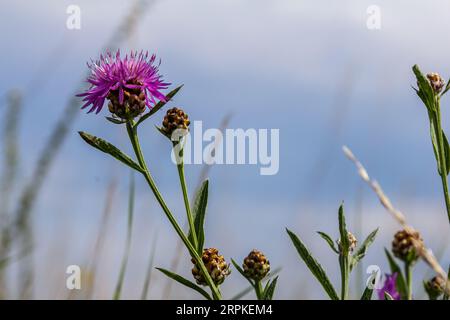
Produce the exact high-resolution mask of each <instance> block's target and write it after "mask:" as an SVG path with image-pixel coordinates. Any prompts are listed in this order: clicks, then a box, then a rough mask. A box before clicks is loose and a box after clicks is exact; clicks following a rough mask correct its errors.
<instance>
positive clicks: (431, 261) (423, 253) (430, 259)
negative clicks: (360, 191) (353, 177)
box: [342, 146, 450, 293]
mask: <svg viewBox="0 0 450 320" xmlns="http://www.w3.org/2000/svg"><path fill="white" fill-rule="evenodd" d="M342 150H343V151H344V154H345V156H346V157H347V158H348V159H349V160H351V161H352V162H353V163H354V164H355V166H356V168H357V169H358V174H359V176H360V177H361V178H362V179H363V180H364V181H365V182H366V183H367V184H368V185H369V186H370V187H371V188H372V190H373V191H374V192H375V194H376V195H377V197H378V199H379V200H380V202H381V204H382V205H383V207H384V208H385V209H386V210H387V211H388V212H389V213H390V214H391V215H392V216H393V217H394V219H395V220H397V222H398V223H399V224H400V225H401V226H402V227H403V228H404V229H405V231H406V232H409V233H413V232H414V231H415V229H414V228H413V227H411V226H409V225H408V224H407V222H406V217H405V215H404V214H403V213H402V212H401V211H400V210H398V209H396V208H395V207H394V206H393V205H392V202H391V201H390V200H389V198H388V197H387V196H386V194H385V193H384V192H383V189H382V188H381V186H380V185H379V184H378V182H376V181H375V180H372V179H371V178H370V176H369V174H368V172H367V170H366V169H365V168H364V166H363V165H362V164H361V162H360V161H359V160H358V159H357V158H356V157H355V155H354V154H353V152H352V151H351V150H350V149H349V148H348V147H346V146H343V147H342ZM413 244H414V246H415V248H416V251H417V253H418V254H419V256H420V257H421V258H422V260H423V261H424V262H425V263H426V264H428V266H430V267H431V268H432V269H433V270H434V272H436V274H437V276H438V277H439V278H441V279H442V280H443V281H444V282H446V283H447V285H446V288H445V291H446V292H447V293H450V281H448V280H447V273H446V272H445V271H444V269H443V268H442V267H441V266H440V264H439V262H438V261H437V259H436V258H435V256H434V255H433V254H432V252H431V250H429V249H427V247H426V246H425V245H424V244H422V243H421V242H419V241H417V240H414V239H413Z"/></svg>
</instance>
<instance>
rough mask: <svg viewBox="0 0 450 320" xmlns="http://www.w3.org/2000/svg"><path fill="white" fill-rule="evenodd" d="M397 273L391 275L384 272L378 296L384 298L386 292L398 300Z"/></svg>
mask: <svg viewBox="0 0 450 320" xmlns="http://www.w3.org/2000/svg"><path fill="white" fill-rule="evenodd" d="M397 276H398V274H397V273H393V274H391V275H389V274H386V279H385V280H384V285H383V288H381V289H379V290H378V298H379V299H380V300H384V293H385V292H387V293H389V294H390V295H391V297H392V298H393V299H394V300H400V293H399V292H398V291H397V288H396V283H397Z"/></svg>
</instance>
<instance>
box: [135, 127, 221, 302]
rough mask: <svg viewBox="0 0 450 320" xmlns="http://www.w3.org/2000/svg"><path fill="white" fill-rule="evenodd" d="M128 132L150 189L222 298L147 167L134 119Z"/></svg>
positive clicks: (216, 295) (208, 280)
mask: <svg viewBox="0 0 450 320" xmlns="http://www.w3.org/2000/svg"><path fill="white" fill-rule="evenodd" d="M126 126H127V132H128V136H129V138H130V141H131V144H132V146H133V150H134V153H135V154H136V157H137V160H138V162H139V165H140V166H141V167H142V169H144V172H143V173H142V174H143V175H144V178H145V180H146V181H147V183H148V185H149V187H150V189H151V190H152V192H153V194H154V195H155V198H156V200H157V201H158V203H159V205H160V206H161V208H162V209H163V211H164V213H165V215H166V217H167V218H168V219H169V221H170V223H171V224H172V226H173V228H174V229H175V231H176V232H177V234H178V236H179V237H180V238H181V240H182V241H183V243H184V245H185V246H186V248H187V249H188V251H189V254H190V255H191V256H192V257H193V258H194V260H195V262H196V263H197V265H198V266H199V267H200V269H201V271H202V273H203V275H204V277H205V280H206V282H207V283H208V286H209V287H210V288H211V292H212V295H213V297H214V299H215V300H220V299H221V298H222V296H221V294H220V291H219V289H218V288H217V287H216V285H215V284H214V281H213V280H212V278H211V276H210V274H209V273H208V270H206V267H205V265H204V263H203V261H202V259H201V258H200V256H199V255H198V253H197V251H196V250H195V249H194V247H193V246H192V244H191V242H190V241H189V239H188V238H187V237H186V235H185V234H184V232H183V230H182V229H181V227H180V226H179V225H178V222H177V221H176V219H175V218H174V216H173V214H172V213H171V212H170V210H169V208H168V207H167V204H166V202H165V201H164V198H163V197H162V195H161V193H160V192H159V190H158V188H157V186H156V184H155V182H154V180H153V178H152V176H151V174H150V171H149V170H148V168H147V164H146V162H145V160H144V156H143V154H142V150H141V147H140V144H139V138H138V135H137V132H136V127H135V126H134V123H133V122H132V121H129V122H127V124H126Z"/></svg>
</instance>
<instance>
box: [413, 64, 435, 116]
mask: <svg viewBox="0 0 450 320" xmlns="http://www.w3.org/2000/svg"><path fill="white" fill-rule="evenodd" d="M413 72H414V74H415V75H416V78H417V85H418V86H419V92H420V93H421V94H422V95H423V96H422V97H421V99H422V100H423V101H424V103H425V106H426V107H427V108H428V110H435V103H434V91H433V88H432V87H431V85H430V82H429V81H428V79H427V78H425V76H424V75H423V74H422V72H421V71H420V69H419V66H417V65H414V66H413Z"/></svg>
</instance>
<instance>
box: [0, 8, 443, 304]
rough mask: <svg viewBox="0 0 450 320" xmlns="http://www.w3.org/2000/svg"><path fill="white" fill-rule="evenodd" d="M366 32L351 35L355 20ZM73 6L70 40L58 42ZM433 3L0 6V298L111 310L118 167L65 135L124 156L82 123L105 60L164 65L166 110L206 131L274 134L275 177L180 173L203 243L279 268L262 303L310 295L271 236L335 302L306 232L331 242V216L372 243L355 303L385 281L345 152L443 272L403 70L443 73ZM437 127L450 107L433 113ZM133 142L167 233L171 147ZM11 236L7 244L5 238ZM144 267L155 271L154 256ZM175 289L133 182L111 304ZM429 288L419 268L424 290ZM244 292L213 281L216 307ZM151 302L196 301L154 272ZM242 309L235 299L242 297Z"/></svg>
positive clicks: (123, 212) (91, 118)
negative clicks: (146, 55)
mask: <svg viewBox="0 0 450 320" xmlns="http://www.w3.org/2000/svg"><path fill="white" fill-rule="evenodd" d="M374 4H375V5H377V6H378V8H379V9H380V23H381V24H380V27H381V28H380V29H375V30H373V29H370V28H368V27H367V20H368V19H369V18H370V14H368V12H367V9H368V8H369V6H371V5H374ZM70 5H77V6H79V8H80V13H81V28H80V29H69V28H67V27H66V21H67V19H68V17H69V16H70V14H68V13H67V12H66V10H67V8H68V6H70ZM449 12H450V3H449V2H447V1H444V0H442V1H438V0H430V1H427V2H423V1H411V0H408V1H406V0H404V1H395V2H393V1H387V0H386V1H382V0H378V1H376V3H375V2H374V1H364V0H363V1H361V0H359V1H356V0H351V1H350V0H348V1H339V2H336V3H334V2H333V3H331V2H329V1H298V0H282V1H268V0H250V1H237V0H227V1H190V0H189V1H186V0H183V1H181V0H164V1H162V0H135V1H118V0H109V1H106V0H102V1H100V0H99V1H87V0H84V1H81V0H79V1H62V0H61V1H49V0H46V1H45V0H40V1H32V2H30V1H24V0H16V1H6V0H4V1H3V3H2V9H1V11H0V17H1V19H0V28H1V30H2V32H1V34H0V41H1V43H2V48H3V50H2V51H1V53H0V55H1V59H0V70H1V76H0V114H1V117H0V130H1V135H0V138H1V140H0V142H1V145H0V148H1V153H0V155H1V156H0V177H1V178H0V179H1V180H0V218H1V219H0V222H1V224H0V225H1V227H2V235H1V246H0V297H1V298H4V299H16V298H33V299H77V298H78V299H90V298H95V299H110V298H111V297H112V294H113V291H114V287H115V284H116V281H117V278H118V274H119V269H120V261H121V258H122V254H123V250H124V244H125V235H126V222H127V206H128V185H129V177H130V174H129V170H128V169H127V168H125V167H124V166H123V165H121V164H119V163H118V162H117V161H114V160H113V159H111V158H110V157H107V156H105V155H104V154H101V153H99V152H95V151H93V150H92V149H91V148H90V147H89V146H88V145H86V144H85V143H84V142H83V141H82V140H81V139H80V137H79V136H78V134H77V131H79V130H83V131H87V132H90V133H92V134H94V135H97V136H100V137H104V138H105V139H107V140H109V141H111V142H113V143H114V144H116V145H117V146H119V147H120V148H121V149H122V150H124V151H126V152H127V153H129V154H130V153H131V148H130V146H129V143H128V142H127V137H126V131H125V128H123V127H121V126H117V125H114V124H112V123H109V122H108V121H106V120H105V119H104V116H106V115H107V113H108V112H107V109H106V108H104V109H103V111H102V113H101V114H100V115H93V114H89V115H87V114H85V112H84V111H80V110H79V108H80V106H81V104H82V103H81V101H80V99H79V98H76V97H74V95H75V94H76V93H79V92H81V91H82V90H83V89H84V88H86V83H85V82H84V79H85V77H86V75H87V68H86V62H88V61H90V59H94V60H95V59H97V58H98V56H99V54H100V53H101V52H104V51H105V50H106V49H110V50H114V49H116V48H120V49H121V51H122V52H124V53H125V52H127V51H129V50H148V51H150V52H154V53H155V54H156V55H157V56H158V57H159V58H160V59H161V66H160V71H161V73H162V74H163V75H164V78H165V80H168V81H169V82H171V83H172V87H175V86H177V85H180V84H184V87H183V89H182V91H181V92H180V93H179V94H178V95H177V96H176V99H174V101H173V102H171V105H173V106H181V107H182V108H184V109H185V110H186V111H187V112H188V114H189V115H190V118H191V120H202V121H203V127H204V129H207V128H219V127H224V126H225V127H228V128H244V129H247V128H256V129H259V128H267V129H272V128H275V129H280V170H279V173H278V174H277V175H274V176H261V175H259V167H257V166H252V165H216V166H212V167H204V166H202V165H190V166H187V168H186V173H187V180H188V184H189V186H190V192H191V193H193V190H195V188H196V187H197V186H198V184H199V181H200V180H201V177H202V176H208V177H209V178H210V198H209V207H208V216H207V221H206V239H207V240H206V245H207V246H214V247H217V248H219V250H220V252H221V253H222V254H223V255H224V256H225V258H226V259H227V260H228V261H230V259H231V258H234V259H235V260H237V261H241V260H242V259H243V258H244V257H245V256H246V255H247V254H248V252H249V251H250V250H251V249H253V248H258V249H260V250H262V251H263V252H264V253H265V254H266V255H267V256H268V257H269V259H270V261H271V265H272V267H273V268H275V267H282V268H283V269H282V271H281V273H280V279H279V285H278V290H277V292H276V295H275V298H278V299H318V298H325V295H324V293H323V292H322V289H321V287H320V285H319V284H318V283H317V282H316V280H315V279H314V278H313V277H312V275H311V274H310V273H309V270H308V269H307V268H306V267H305V265H304V263H303V262H302V261H301V260H300V259H299V257H298V255H297V253H296V251H295V249H294V248H293V246H292V244H291V242H290V240H289V238H288V236H287V234H286V232H285V227H288V228H289V229H291V230H293V231H294V232H296V233H297V234H298V235H299V236H300V237H301V238H302V239H303V240H304V241H305V242H306V244H307V245H308V246H309V247H310V249H311V250H312V251H313V252H314V254H315V255H316V257H317V259H318V260H319V261H320V262H321V263H322V264H323V265H324V266H325V268H326V270H327V272H328V273H329V276H330V277H331V279H332V281H333V282H334V283H335V286H336V287H337V288H338V287H339V270H338V264H337V257H336V256H335V255H334V254H333V253H332V252H331V251H330V250H329V248H328V246H327V244H326V243H325V242H324V241H323V240H322V239H320V237H319V236H318V235H317V234H316V233H315V232H316V231H318V230H321V231H325V232H327V233H329V234H331V235H332V236H333V237H334V238H337V236H338V229H337V210H338V207H339V205H340V203H341V202H342V201H344V204H345V209H346V214H347V220H348V221H347V224H348V227H349V229H350V230H352V231H353V233H355V234H356V236H357V238H358V239H359V240H360V241H362V240H363V238H364V237H365V236H366V235H367V234H368V233H369V232H370V231H372V230H373V229H374V228H376V227H378V226H379V227H380V228H381V229H380V232H379V235H378V238H377V240H376V241H375V243H374V245H373V247H371V248H370V250H369V253H368V255H367V257H366V258H365V259H364V261H363V264H362V265H361V267H360V268H359V269H357V270H356V271H355V272H354V273H353V276H352V282H351V294H352V297H354V298H355V297H359V296H360V294H361V292H362V290H363V287H364V283H365V280H366V279H367V277H368V275H366V273H365V270H366V267H367V266H368V265H378V266H380V268H381V270H382V272H383V273H384V272H388V271H389V270H388V265H387V262H386V259H385V258H384V253H383V248H384V247H390V242H391V239H392V236H393V233H394V232H395V231H397V229H398V225H397V224H396V223H395V221H394V220H393V219H391V217H390V216H389V215H388V214H387V213H386V212H385V211H384V210H383V208H382V207H381V206H380V205H379V203H378V201H377V200H376V198H375V196H374V195H373V194H372V192H371V190H369V189H368V188H367V187H366V185H363V183H362V182H361V181H360V179H359V177H358V176H357V175H356V172H355V169H354V167H353V165H352V164H351V163H350V162H349V161H348V160H347V159H345V157H344V156H343V154H342V152H341V147H342V145H343V144H346V145H348V146H349V147H350V148H352V150H353V151H354V152H355V154H356V155H357V156H358V157H359V158H360V160H361V161H362V162H363V163H364V164H365V166H366V168H367V169H368V170H369V173H370V174H371V175H372V176H373V177H375V178H376V179H377V180H378V181H379V182H380V183H381V185H382V186H383V187H384V189H385V191H386V193H387V194H388V195H389V196H390V197H391V200H392V201H393V202H394V204H395V205H396V206H397V207H398V208H400V209H401V210H402V211H404V213H405V214H406V215H407V217H408V219H409V221H410V223H411V224H412V225H413V226H415V227H416V228H418V229H419V230H420V231H421V232H422V234H423V237H424V238H425V240H426V243H427V244H428V245H429V246H430V247H431V248H433V251H434V252H435V254H436V256H438V257H439V258H440V259H441V262H442V264H443V265H444V266H448V264H449V260H450V254H449V250H448V248H447V246H448V243H449V229H448V228H449V225H448V222H447V217H446V213H445V208H444V201H443V196H442V190H441V184H440V180H439V176H438V175H437V170H436V164H435V159H434V156H433V151H432V147H431V142H430V138H429V127H428V119H427V115H426V110H425V108H424V106H423V105H422V104H421V102H420V100H419V99H418V98H417V97H416V95H415V93H414V91H413V90H412V88H411V86H413V85H415V80H414V77H413V74H412V71H411V67H412V65H413V64H416V63H417V64H419V65H420V67H421V68H422V70H423V71H424V72H429V71H436V72H439V73H440V74H441V75H442V76H443V77H444V79H448V78H449V77H450V62H449V61H450V59H449V52H450V43H449V42H448V37H447V35H448V32H449V31H450V19H449ZM442 103H443V107H442V108H443V123H444V130H445V129H447V130H450V127H449V126H450V121H447V120H448V116H449V115H450V113H449V112H450V111H449V110H447V109H448V107H450V101H449V100H448V99H446V98H444V99H443V102H442ZM162 116H163V113H162V112H161V113H159V114H157V115H156V116H155V117H153V118H152V119H151V120H149V121H148V122H147V123H146V124H145V125H144V126H143V127H142V128H141V130H140V134H141V142H142V144H143V148H144V153H145V155H146V157H147V161H148V162H149V165H150V168H151V171H152V173H153V175H154V176H155V179H156V181H157V183H158V184H159V186H160V188H161V191H162V193H163V194H164V195H165V197H166V198H167V200H168V203H169V206H170V207H171V208H172V209H173V211H174V212H175V213H176V215H177V217H178V218H179V220H180V221H182V222H181V223H182V224H183V223H184V222H183V219H184V214H183V212H184V211H183V210H184V209H183V208H184V207H183V202H182V197H181V192H180V189H179V182H178V175H177V171H176V168H175V167H174V165H173V164H172V162H171V161H170V146H169V144H168V142H167V140H166V139H165V138H163V137H162V136H161V135H160V134H158V133H157V132H156V130H154V126H153V124H159V123H160V121H161V120H162ZM10 225H13V226H14V227H13V228H7V226H10ZM152 257H153V259H152ZM73 264H75V265H79V266H80V267H81V268H82V290H79V291H76V290H75V291H69V290H68V289H67V288H66V277H67V275H66V268H67V266H69V265H73ZM149 265H150V266H157V267H163V268H166V269H171V270H176V271H177V272H179V273H180V274H182V275H184V276H186V277H187V278H189V279H191V274H190V269H191V263H190V259H189V257H188V255H187V254H186V252H185V250H182V251H181V253H180V249H179V244H178V241H177V237H176V235H175V232H174V231H173V230H172V228H171V226H170V225H169V223H168V222H167V221H166V218H165V217H164V216H163V212H162V211H161V209H160V208H159V207H158V205H157V203H156V202H155V201H154V198H153V195H152V194H151V192H150V191H149V189H148V187H147V185H146V184H145V181H144V180H143V179H141V177H138V176H136V210H135V220H134V233H133V238H132V247H131V255H130V260H129V263H128V269H127V273H126V277H125V284H124V288H123V298H125V299H139V298H140V295H141V291H142V287H143V284H144V282H145V281H144V279H145V277H146V272H147V268H148V266H149ZM431 275H432V274H431V273H430V272H429V271H428V269H427V268H426V266H424V264H423V263H419V265H418V267H417V269H416V272H415V278H416V284H417V288H416V291H415V297H416V298H423V297H424V292H423V289H422V288H421V280H422V279H423V278H424V277H430V276H431ZM246 286H247V283H246V281H245V279H243V278H242V277H241V276H240V275H239V274H238V273H237V272H236V271H235V272H234V273H232V275H231V276H230V277H229V278H228V280H227V281H226V282H225V283H224V285H223V294H224V297H225V298H231V297H233V296H234V295H235V294H237V293H238V292H240V291H241V290H242V289H244V288H246ZM147 297H148V298H149V299H169V298H171V299H180V298H193V299H197V298H200V297H199V296H197V295H196V294H195V293H192V292H191V291H189V290H187V289H185V288H184V287H181V286H180V285H178V284H176V283H171V282H170V280H168V279H167V278H165V276H164V275H162V274H160V273H159V272H158V271H153V272H152V273H151V281H150V285H149V290H148V295H147ZM245 297H247V298H253V296H252V294H249V295H247V296H245Z"/></svg>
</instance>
